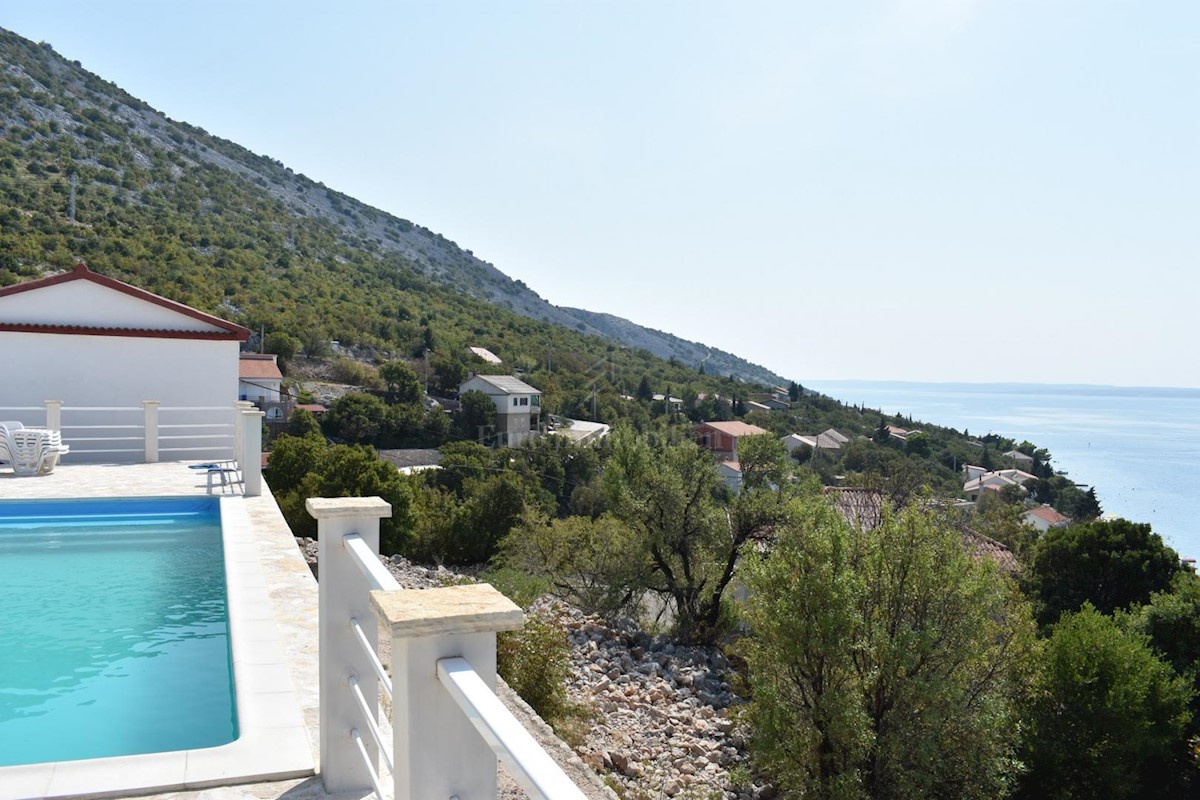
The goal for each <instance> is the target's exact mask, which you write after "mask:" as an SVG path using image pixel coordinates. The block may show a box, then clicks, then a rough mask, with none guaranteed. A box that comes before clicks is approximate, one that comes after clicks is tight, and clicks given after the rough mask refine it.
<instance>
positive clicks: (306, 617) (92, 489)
mask: <svg viewBox="0 0 1200 800" xmlns="http://www.w3.org/2000/svg"><path fill="white" fill-rule="evenodd" d="M206 485H207V475H206V473H205V472H204V471H202V470H192V469H189V468H188V463H179V462H168V463H159V464H119V465H116V464H83V465H68V464H63V465H60V466H59V467H58V468H57V469H55V470H54V472H53V473H51V474H50V475H44V476H39V477H21V478H18V477H15V476H13V474H12V472H11V471H8V470H0V500H25V499H28V500H34V499H62V498H92V497H167V496H171V497H179V496H197V495H206V494H207V489H206ZM225 497H229V498H230V500H229V501H226V502H232V503H235V504H238V505H240V506H241V508H242V509H244V512H245V518H248V521H249V531H250V533H251V537H250V539H249V542H248V544H247V547H248V548H249V549H248V550H246V553H247V554H248V555H250V554H256V555H257V562H258V566H259V567H260V568H261V572H262V578H263V580H262V585H263V587H264V589H265V592H266V594H267V595H268V597H269V600H270V611H271V612H272V616H273V618H274V623H275V626H276V628H277V631H278V639H279V640H280V642H281V643H282V647H283V653H284V656H285V658H286V661H287V664H288V667H289V672H290V678H291V684H292V689H293V691H294V695H295V699H296V702H298V704H299V706H300V709H299V710H300V715H301V716H302V717H303V732H304V734H305V735H306V736H307V740H308V747H309V749H310V751H311V755H312V765H314V766H315V765H316V764H317V745H318V740H317V730H318V679H317V675H318V665H317V582H316V580H315V579H314V578H313V576H312V572H311V571H310V570H309V568H308V565H307V564H306V563H305V561H304V558H303V556H302V555H301V554H300V551H299V549H298V548H297V547H296V543H295V539H294V538H293V537H292V532H291V530H290V529H289V528H288V525H287V523H286V522H285V521H284V519H283V515H282V514H281V513H280V511H279V507H278V506H277V505H276V504H275V499H274V498H273V497H272V496H271V495H270V493H269V491H267V490H266V487H265V484H264V494H263V496H261V497H245V498H243V497H241V496H240V495H235V496H232V497H231V496H230V495H225ZM235 510H236V509H235ZM235 516H241V515H240V514H236V515H235ZM255 551H256V552H255ZM251 560H252V559H251ZM235 625H236V623H235ZM235 646H236V641H235ZM294 714H295V712H294V711H292V712H291V715H289V716H293V715H294ZM288 730H294V731H296V732H297V733H298V732H299V731H300V728H299V727H295V728H289V729H288ZM73 763H75V764H83V763H86V762H73ZM16 769H21V768H16ZM293 774H294V773H293ZM63 777H64V776H63V775H56V776H55V778H56V779H58V780H59V781H60V784H59V785H60V786H61V784H62V778H63ZM80 778H83V779H84V780H83V782H80V781H79V779H80ZM71 783H72V784H73V786H72V789H71V791H70V794H71V795H72V796H96V795H95V793H92V792H88V791H87V783H86V778H85V777H84V776H82V775H75V776H72V781H71ZM75 787H77V788H75ZM9 788H15V787H9ZM47 788H48V789H50V790H52V791H53V790H54V789H55V788H56V785H55V783H54V779H52V780H51V785H50V786H49V787H47ZM45 791H46V790H45V789H43V790H40V791H39V790H37V789H34V790H32V791H26V792H25V795H24V796H33V797H36V796H40V795H41V794H43V793H44V792H45ZM55 793H56V794H57V793H58V792H55ZM6 794H7V792H6V791H4V790H2V789H0V796H3V795H6ZM101 794H102V795H103V796H106V797H122V796H142V797H160V798H172V799H173V800H184V798H188V799H189V800H242V799H243V798H244V799H245V800H271V799H272V798H279V800H309V798H326V797H337V798H346V799H347V800H349V798H360V797H364V796H365V795H363V794H361V793H355V794H340V795H330V794H327V793H326V792H325V790H324V787H323V786H322V785H321V781H320V778H318V777H315V775H310V776H308V777H299V778H292V779H290V780H281V781H270V782H265V783H245V784H241V785H233V786H209V787H207V788H197V789H194V790H187V789H182V790H180V791H170V792H161V793H158V794H148V793H147V792H146V791H145V790H142V791H139V792H129V793H121V792H115V793H114V792H112V791H106V792H102V793H101ZM14 796H21V794H16V795H14Z"/></svg>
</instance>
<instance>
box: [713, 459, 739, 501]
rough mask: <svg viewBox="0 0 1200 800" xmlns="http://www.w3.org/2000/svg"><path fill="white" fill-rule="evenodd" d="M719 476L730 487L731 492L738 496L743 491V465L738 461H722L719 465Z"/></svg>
mask: <svg viewBox="0 0 1200 800" xmlns="http://www.w3.org/2000/svg"><path fill="white" fill-rule="evenodd" d="M717 474H718V475H720V476H721V480H723V481H724V482H725V485H726V486H728V487H729V491H731V492H733V493H734V494H738V493H740V492H741V491H742V465H741V464H739V463H738V462H736V461H721V462H718V463H717Z"/></svg>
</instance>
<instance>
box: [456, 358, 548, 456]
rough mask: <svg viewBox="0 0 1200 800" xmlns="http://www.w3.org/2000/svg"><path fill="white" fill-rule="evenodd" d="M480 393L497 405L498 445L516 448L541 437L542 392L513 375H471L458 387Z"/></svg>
mask: <svg viewBox="0 0 1200 800" xmlns="http://www.w3.org/2000/svg"><path fill="white" fill-rule="evenodd" d="M471 391H476V392H483V393H484V394H486V395H487V396H488V397H490V398H491V400H492V403H494V404H495V406H496V433H497V439H496V441H497V443H498V444H501V445H507V446H509V447H516V446H517V445H519V444H521V443H522V442H524V441H526V440H528V439H532V438H534V437H536V436H538V435H539V434H540V429H539V422H540V419H541V412H542V392H541V390H539V389H536V388H534V387H533V386H530V385H529V384H528V383H525V381H523V380H521V379H519V378H516V377H514V376H512V375H472V376H471V377H469V378H467V380H466V381H465V382H464V383H463V384H462V385H461V386H459V387H458V393H459V396H461V395H462V394H463V393H464V392H471Z"/></svg>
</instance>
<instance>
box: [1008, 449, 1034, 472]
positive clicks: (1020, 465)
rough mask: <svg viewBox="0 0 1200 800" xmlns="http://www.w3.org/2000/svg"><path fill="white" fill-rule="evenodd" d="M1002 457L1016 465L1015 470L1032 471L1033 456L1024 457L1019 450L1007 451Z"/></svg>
mask: <svg viewBox="0 0 1200 800" xmlns="http://www.w3.org/2000/svg"><path fill="white" fill-rule="evenodd" d="M1004 457H1005V458H1010V459H1012V461H1013V463H1014V464H1016V465H1017V469H1023V470H1026V471H1028V470H1031V469H1033V456H1030V455H1026V454H1025V453H1022V452H1021V451H1020V450H1009V451H1008V452H1007V453H1005V454H1004Z"/></svg>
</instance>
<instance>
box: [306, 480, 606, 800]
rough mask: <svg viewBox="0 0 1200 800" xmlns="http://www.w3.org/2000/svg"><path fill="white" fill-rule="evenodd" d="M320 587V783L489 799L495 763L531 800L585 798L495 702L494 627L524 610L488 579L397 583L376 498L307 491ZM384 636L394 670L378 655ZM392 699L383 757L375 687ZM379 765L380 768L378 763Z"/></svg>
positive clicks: (519, 617)
mask: <svg viewBox="0 0 1200 800" xmlns="http://www.w3.org/2000/svg"><path fill="white" fill-rule="evenodd" d="M307 508H308V512H309V513H310V514H311V515H312V516H313V517H315V518H316V519H317V530H318V533H317V540H318V571H319V578H318V582H319V594H320V612H319V616H320V692H321V702H320V707H321V723H320V724H321V731H320V740H321V742H320V750H321V758H320V761H321V779H322V781H323V782H324V784H325V789H326V791H328V792H330V793H333V792H350V791H357V792H362V791H373V792H374V793H375V794H376V796H377V797H378V798H379V799H380V800H383V798H385V797H387V796H389V793H385V791H384V787H385V783H386V775H387V774H388V773H390V775H391V779H392V790H393V791H392V792H391V793H390V796H391V797H394V798H395V800H432V799H434V798H446V799H448V800H449V799H451V798H457V800H494V798H495V797H496V765H497V758H498V759H499V760H500V761H502V762H503V763H504V765H505V767H506V769H507V770H508V772H509V774H510V775H512V776H513V777H514V778H515V779H516V781H517V782H518V783H519V784H520V785H521V786H522V788H523V789H524V790H525V792H526V793H527V794H528V795H529V796H530V797H533V798H539V799H540V800H582V798H583V797H584V795H583V793H582V792H581V791H580V790H579V788H578V787H577V786H576V785H575V784H574V783H572V782H571V780H570V778H568V777H567V776H566V774H565V773H564V772H563V771H562V769H560V768H559V766H558V765H557V764H556V763H554V761H553V759H551V758H550V756H549V755H547V753H546V751H545V750H543V749H542V748H541V746H540V745H538V743H537V742H536V741H535V740H534V739H533V737H532V736H531V735H530V734H529V732H528V731H526V730H525V728H524V727H522V725H521V724H520V723H519V722H518V721H517V720H516V718H515V717H514V716H513V715H512V713H511V712H509V711H508V709H507V708H505V707H504V705H503V704H502V703H501V702H500V700H499V698H498V697H497V696H496V694H495V691H494V687H495V683H496V633H497V632H498V631H503V630H513V629H516V628H519V627H521V625H522V624H523V621H524V615H523V614H522V612H521V609H519V608H518V607H517V606H516V605H514V604H513V603H512V602H511V601H510V600H508V598H506V597H504V595H502V594H500V593H499V592H498V591H496V590H495V589H493V588H492V587H491V586H489V585H487V584H475V585H471V586H452V587H446V588H442V589H422V590H403V589H400V587H399V585H398V584H397V583H396V581H395V579H394V578H392V576H391V574H389V573H388V571H387V570H386V569H385V568H384V567H383V565H382V564H380V562H379V558H378V556H377V553H378V551H379V520H380V519H382V518H385V517H390V516H391V513H392V512H391V506H389V505H388V504H387V503H386V502H384V501H383V500H381V499H380V498H378V497H365V498H363V497H346V498H337V499H326V498H311V499H309V500H308V503H307ZM380 625H382V627H383V628H384V632H385V634H386V635H388V636H390V638H391V670H390V672H389V670H388V669H387V668H385V667H384V665H383V663H382V662H381V661H380V659H379V657H378V655H377V652H378V641H379V640H378V634H379V627H380ZM380 692H382V693H383V694H385V695H386V696H387V697H389V698H390V700H391V707H392V719H391V730H392V740H391V753H390V755H389V752H388V750H389V748H388V742H387V740H386V736H385V735H384V731H383V730H382V727H383V726H382V725H381V724H380V722H379V719H380V717H379V694H380ZM381 760H382V766H383V767H384V768H385V769H381V764H380V761H381Z"/></svg>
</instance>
